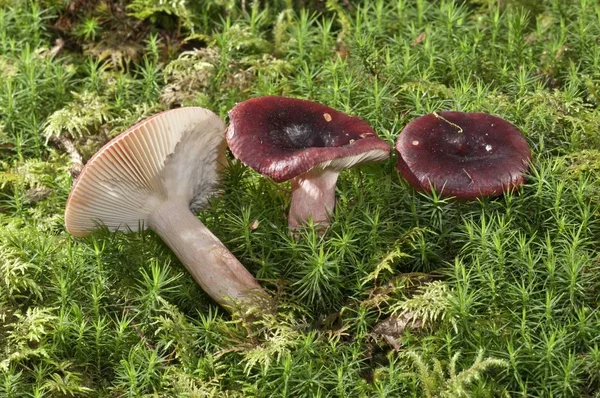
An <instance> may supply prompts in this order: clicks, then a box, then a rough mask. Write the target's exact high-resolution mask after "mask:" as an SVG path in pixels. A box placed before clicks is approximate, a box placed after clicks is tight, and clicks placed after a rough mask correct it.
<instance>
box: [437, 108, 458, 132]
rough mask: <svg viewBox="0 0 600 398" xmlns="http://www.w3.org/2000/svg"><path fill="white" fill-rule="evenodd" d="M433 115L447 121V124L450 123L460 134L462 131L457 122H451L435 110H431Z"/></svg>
mask: <svg viewBox="0 0 600 398" xmlns="http://www.w3.org/2000/svg"><path fill="white" fill-rule="evenodd" d="M433 116H435V117H436V118H438V119H440V120H443V121H444V122H446V123H448V124H449V125H451V126H453V127H456V128H457V129H458V133H459V134H462V132H463V131H464V130H463V129H462V127H460V126H459V125H458V124H456V123H452V122H451V121H450V120H448V119H446V118H445V117H443V116H440V115H439V114H438V113H437V112H436V111H433Z"/></svg>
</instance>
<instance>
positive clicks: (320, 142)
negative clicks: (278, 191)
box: [226, 96, 390, 182]
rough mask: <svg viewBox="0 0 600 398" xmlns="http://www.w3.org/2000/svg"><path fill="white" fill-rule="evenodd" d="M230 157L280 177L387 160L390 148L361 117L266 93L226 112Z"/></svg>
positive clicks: (283, 179)
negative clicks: (228, 120)
mask: <svg viewBox="0 0 600 398" xmlns="http://www.w3.org/2000/svg"><path fill="white" fill-rule="evenodd" d="M229 118H230V124H229V127H228V129H227V134H226V137H227V143H228V144H229V148H230V149H231V151H232V153H233V154H234V156H235V157H236V158H238V159H240V160H241V161H242V162H243V163H244V164H246V165H247V166H250V167H252V168H253V169H254V170H256V171H258V172H259V173H261V174H263V175H267V176H269V177H271V178H273V179H274V180H275V181H278V182H281V181H286V180H288V179H290V178H293V177H295V176H297V175H299V174H302V173H305V172H307V171H309V170H310V169H312V168H315V167H323V168H324V167H332V168H336V169H343V168H347V167H352V166H353V165H356V164H359V163H365V162H374V161H380V160H383V159H386V158H387V157H388V156H389V152H390V147H389V145H388V144H387V142H385V141H384V140H382V139H381V138H379V137H377V135H376V134H375V132H374V131H373V129H372V128H371V127H370V126H369V124H368V123H366V122H365V121H364V120H362V119H360V118H358V117H355V116H349V115H346V114H345V113H342V112H339V111H337V110H335V109H333V108H330V107H328V106H325V105H322V104H319V103H317V102H312V101H307V100H301V99H295V98H286V97H275V96H266V97H259V98H253V99H250V100H247V101H244V102H241V103H239V104H237V105H236V106H235V107H234V108H233V109H232V110H231V111H230V112H229Z"/></svg>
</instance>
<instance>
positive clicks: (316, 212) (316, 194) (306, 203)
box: [288, 169, 340, 230]
mask: <svg viewBox="0 0 600 398" xmlns="http://www.w3.org/2000/svg"><path fill="white" fill-rule="evenodd" d="M339 174H340V173H339V171H337V170H332V169H318V170H311V171H309V172H307V173H304V174H302V175H300V176H298V177H296V178H294V179H292V180H291V183H292V201H291V204H290V214H289V217H288V225H289V227H290V229H292V230H293V229H294V228H296V227H297V226H299V225H302V224H306V223H307V222H308V220H309V219H311V218H312V220H313V223H314V224H319V225H322V226H327V225H329V219H330V216H331V214H332V213H333V209H334V207H335V183H336V182H337V178H338V175H339Z"/></svg>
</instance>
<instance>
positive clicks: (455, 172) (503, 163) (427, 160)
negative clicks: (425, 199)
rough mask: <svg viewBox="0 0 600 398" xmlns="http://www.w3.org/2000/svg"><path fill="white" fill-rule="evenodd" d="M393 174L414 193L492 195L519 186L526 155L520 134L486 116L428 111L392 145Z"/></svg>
mask: <svg viewBox="0 0 600 398" xmlns="http://www.w3.org/2000/svg"><path fill="white" fill-rule="evenodd" d="M396 150H397V151H398V166H397V169H398V171H399V172H400V174H401V175H402V177H404V179H406V180H407V181H408V183H409V184H410V185H412V186H413V187H414V188H416V189H418V190H422V191H426V192H431V190H432V189H435V190H437V191H438V192H439V193H440V194H441V195H443V196H454V197H456V198H459V199H475V198H479V197H485V196H498V195H500V194H502V193H503V192H505V191H510V190H513V189H514V188H516V187H518V186H519V185H521V184H522V183H523V182H524V181H525V176H524V173H525V172H526V171H527V168H528V164H529V161H530V160H531V151H530V150H529V146H528V145H527V141H526V140H525V138H524V137H523V134H522V133H521V131H520V130H519V129H518V128H516V127H515V126H514V125H512V124H511V123H509V122H507V121H506V120H504V119H501V118H499V117H497V116H492V115H488V114H486V113H465V112H434V113H432V114H429V115H425V116H421V117H419V118H417V119H415V120H413V121H411V122H410V123H409V124H408V125H406V127H404V129H403V130H402V133H400V136H399V137H398V140H397V142H396Z"/></svg>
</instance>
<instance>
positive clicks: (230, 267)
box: [148, 200, 268, 307]
mask: <svg viewBox="0 0 600 398" xmlns="http://www.w3.org/2000/svg"><path fill="white" fill-rule="evenodd" d="M148 221H149V223H150V225H149V226H150V228H151V229H152V230H154V232H156V234H158V236H160V237H161V238H162V240H163V241H164V242H165V243H166V244H167V245H168V246H169V247H170V248H171V250H173V252H174V253H175V255H176V256H177V257H178V258H179V260H181V262H182V263H183V265H185V267H186V268H187V270H188V271H189V272H190V274H192V276H193V277H194V279H195V280H196V282H197V283H198V284H199V285H200V286H201V287H202V289H204V291H205V292H206V293H207V294H208V295H209V296H210V297H212V298H213V299H214V300H215V301H216V302H217V303H219V304H221V305H224V306H226V307H229V306H232V305H239V304H242V305H244V306H246V305H247V304H249V303H250V302H251V301H253V300H254V299H255V298H258V297H268V295H267V293H266V292H265V291H264V290H262V289H261V287H260V285H259V284H258V282H257V281H256V279H254V277H253V276H252V274H250V272H248V270H246V268H245V267H244V266H243V265H242V264H241V263H240V262H239V261H238V260H237V258H235V256H234V255H233V254H231V252H230V251H229V250H227V248H226V247H225V246H224V245H223V244H222V243H221V241H220V240H219V239H218V238H217V237H216V236H215V235H214V234H213V233H212V232H211V231H210V230H209V229H208V228H207V227H206V226H205V225H204V224H203V223H202V222H201V221H200V220H198V218H196V217H195V216H194V214H192V212H191V211H190V210H189V208H188V204H187V203H185V202H184V201H174V200H170V201H167V202H165V203H163V204H161V205H160V206H158V208H156V209H155V210H154V212H153V213H152V214H151V216H150V218H149V220H148Z"/></svg>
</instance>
